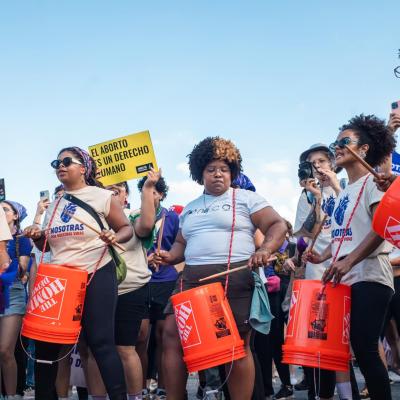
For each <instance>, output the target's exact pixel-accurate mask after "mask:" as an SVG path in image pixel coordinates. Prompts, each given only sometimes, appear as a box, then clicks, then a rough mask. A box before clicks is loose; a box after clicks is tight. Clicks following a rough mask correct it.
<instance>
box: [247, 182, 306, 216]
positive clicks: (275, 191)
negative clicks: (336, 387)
mask: <svg viewBox="0 0 400 400" xmlns="http://www.w3.org/2000/svg"><path fill="white" fill-rule="evenodd" d="M253 183H254V185H255V187H256V189H257V193H259V194H260V195H261V196H263V197H265V198H266V199H267V200H268V202H269V203H270V204H271V205H272V206H273V207H274V208H275V210H276V211H278V212H279V214H280V215H281V216H282V217H284V218H286V219H287V220H289V221H290V222H292V223H294V219H295V216H296V207H297V200H298V198H299V196H300V188H299V187H298V185H297V183H296V182H293V181H291V180H290V179H289V178H286V177H277V176H272V177H265V176H262V177H260V176H259V177H256V178H255V179H253Z"/></svg>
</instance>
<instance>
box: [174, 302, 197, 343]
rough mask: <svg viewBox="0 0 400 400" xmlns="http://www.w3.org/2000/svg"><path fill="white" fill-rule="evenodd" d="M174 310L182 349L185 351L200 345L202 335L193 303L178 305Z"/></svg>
mask: <svg viewBox="0 0 400 400" xmlns="http://www.w3.org/2000/svg"><path fill="white" fill-rule="evenodd" d="M174 310H175V320H176V324H177V326H178V332H179V337H180V338H181V343H182V347H183V348H184V349H185V348H187V347H192V346H196V345H198V344H200V343H201V340H200V335H199V331H198V329H197V325H196V319H195V317H194V313H193V309H192V304H191V302H190V301H185V302H183V303H180V304H177V305H176V306H174Z"/></svg>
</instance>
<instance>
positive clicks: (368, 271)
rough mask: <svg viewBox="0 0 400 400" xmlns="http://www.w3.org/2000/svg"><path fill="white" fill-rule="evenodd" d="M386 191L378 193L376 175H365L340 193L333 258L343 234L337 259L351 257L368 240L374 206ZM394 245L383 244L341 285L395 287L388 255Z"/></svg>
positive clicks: (352, 271)
mask: <svg viewBox="0 0 400 400" xmlns="http://www.w3.org/2000/svg"><path fill="white" fill-rule="evenodd" d="M366 179H367V182H366V185H365V189H364V191H363V193H362V195H361V197H360V203H359V205H358V207H357V209H356V211H355V213H354V215H353V219H352V220H351V222H350V225H349V227H348V228H347V229H346V227H347V224H348V221H349V218H350V215H351V213H352V211H353V209H354V206H355V204H356V200H357V198H358V196H359V193H360V190H361V188H362V185H363V183H364V181H365V180H366ZM383 195H384V193H383V192H381V191H379V190H378V188H377V187H376V184H375V183H374V181H373V176H372V175H368V176H363V177H361V178H360V179H358V180H357V181H356V182H354V183H352V184H349V185H347V186H346V188H345V189H344V190H343V191H342V192H341V193H340V194H339V196H338V198H337V200H336V203H335V210H334V212H333V218H332V255H335V254H336V252H337V250H338V247H339V243H340V240H341V238H342V236H343V235H344V240H343V243H342V245H341V247H340V250H339V253H338V256H337V259H340V258H341V257H344V256H346V255H348V254H350V253H351V252H352V251H353V250H354V249H355V248H356V247H358V246H359V245H360V243H361V242H362V241H363V240H364V239H365V236H366V235H367V234H368V233H369V232H370V230H371V229H372V228H371V226H372V213H371V206H372V205H374V204H376V203H379V201H380V200H381V198H382V196H383ZM392 248H393V246H392V245H391V244H390V243H388V242H386V241H384V242H383V243H382V244H381V245H380V246H378V248H377V249H376V250H375V251H374V252H373V253H371V254H370V255H369V256H368V257H367V258H365V259H364V260H362V261H361V262H359V263H358V264H356V265H355V266H354V267H353V268H352V269H351V270H350V271H349V272H348V273H347V274H346V275H345V276H344V277H343V278H342V283H345V284H347V285H352V284H354V283H356V282H362V281H368V282H377V283H381V284H383V285H387V286H390V287H391V288H393V274H392V268H391V266H390V262H389V256H388V254H389V253H390V252H391V250H392Z"/></svg>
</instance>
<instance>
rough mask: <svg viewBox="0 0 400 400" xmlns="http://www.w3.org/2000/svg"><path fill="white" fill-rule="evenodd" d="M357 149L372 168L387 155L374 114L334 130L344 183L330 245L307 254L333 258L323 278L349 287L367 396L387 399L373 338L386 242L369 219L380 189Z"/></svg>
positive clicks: (387, 269)
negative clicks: (356, 155)
mask: <svg viewBox="0 0 400 400" xmlns="http://www.w3.org/2000/svg"><path fill="white" fill-rule="evenodd" d="M346 146H348V147H349V148H350V149H352V150H353V151H355V152H356V153H358V154H359V155H360V156H361V157H362V158H364V159H365V161H366V162H368V163H369V164H370V165H372V166H373V167H377V166H379V165H381V164H382V163H383V162H384V161H385V159H386V158H387V157H388V156H389V155H390V153H391V152H392V151H393V149H394V146H395V140H394V138H393V136H392V135H391V134H390V132H389V130H388V128H387V127H386V126H385V124H384V121H382V120H380V119H378V118H376V117H375V116H371V115H370V116H364V115H360V116H356V117H354V118H352V119H351V120H350V121H349V122H348V123H347V124H345V125H344V126H342V128H341V129H340V133H339V136H338V137H337V140H336V141H335V142H334V143H332V144H331V149H332V150H333V151H334V152H335V156H336V165H337V166H338V167H343V168H344V169H345V170H346V172H347V175H348V178H349V183H348V185H347V186H346V188H345V189H343V191H342V192H341V193H340V194H339V195H338V198H337V199H336V203H335V208H334V211H333V217H332V244H331V245H329V246H328V247H327V248H326V250H325V251H324V252H323V253H322V254H321V255H318V254H315V253H313V254H310V253H307V257H308V260H309V261H311V262H312V263H320V262H323V261H324V260H327V259H329V258H331V257H333V263H332V265H331V267H330V268H329V269H328V270H327V271H326V272H325V274H324V276H323V278H322V279H323V281H324V282H328V281H330V280H331V279H332V278H333V280H334V282H336V283H338V282H340V281H342V283H344V284H346V285H349V286H351V320H350V341H351V346H352V348H353V351H354V354H355V356H356V359H357V362H358V365H359V366H360V369H361V372H362V374H363V375H364V377H365V381H366V384H367V387H368V391H369V394H370V398H371V399H372V400H389V399H391V392H390V383H389V377H388V372H387V370H386V368H385V366H384V365H383V362H382V360H381V358H380V357H379V353H378V343H379V336H380V334H381V332H382V328H383V324H384V321H385V314H386V311H387V308H388V305H389V302H390V299H391V298H392V296H393V274H392V268H391V265H390V261H389V252H390V251H391V249H392V246H391V245H389V244H388V243H387V242H385V241H384V240H383V239H381V238H380V237H379V236H378V235H377V234H376V233H375V232H373V231H372V229H371V224H372V218H373V215H374V212H375V210H376V207H377V206H378V203H379V201H380V200H381V198H382V196H383V193H382V192H380V191H379V190H378V189H377V187H376V185H375V183H374V181H373V176H372V175H371V174H369V173H368V170H367V169H366V168H365V167H364V166H363V165H362V164H361V163H360V162H359V161H358V160H357V159H355V158H354V157H353V156H352V154H351V153H350V151H349V150H348V149H347V148H346Z"/></svg>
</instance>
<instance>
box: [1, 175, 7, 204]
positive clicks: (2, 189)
mask: <svg viewBox="0 0 400 400" xmlns="http://www.w3.org/2000/svg"><path fill="white" fill-rule="evenodd" d="M5 199H6V186H5V183H4V178H1V179H0V201H4V200H5Z"/></svg>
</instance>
